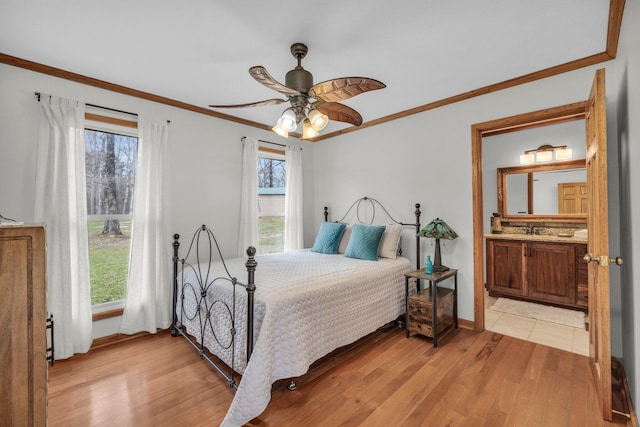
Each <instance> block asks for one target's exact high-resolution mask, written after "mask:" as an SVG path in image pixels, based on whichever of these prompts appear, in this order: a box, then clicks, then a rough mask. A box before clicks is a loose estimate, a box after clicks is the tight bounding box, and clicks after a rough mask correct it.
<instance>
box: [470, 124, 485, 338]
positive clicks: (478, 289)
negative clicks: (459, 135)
mask: <svg viewBox="0 0 640 427" xmlns="http://www.w3.org/2000/svg"><path fill="white" fill-rule="evenodd" d="M471 185H472V188H473V191H472V203H473V215H472V217H473V280H474V282H473V283H474V294H473V301H474V302H473V313H474V328H475V330H477V331H482V330H484V262H483V261H484V244H483V235H484V221H483V220H482V218H483V216H484V213H483V211H482V201H483V195H482V128H481V127H479V126H478V125H473V126H471Z"/></svg>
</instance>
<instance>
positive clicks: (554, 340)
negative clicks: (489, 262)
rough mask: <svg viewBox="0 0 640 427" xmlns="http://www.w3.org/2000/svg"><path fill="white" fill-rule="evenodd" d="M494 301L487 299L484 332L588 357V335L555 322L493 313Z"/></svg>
mask: <svg viewBox="0 0 640 427" xmlns="http://www.w3.org/2000/svg"><path fill="white" fill-rule="evenodd" d="M495 301H496V298H493V297H490V296H488V295H487V296H486V300H485V307H486V310H485V320H484V321H485V329H487V330H489V331H492V332H498V333H500V334H503V335H508V336H510V337H515V338H520V339H523V340H527V341H533V342H536V343H538V344H544V345H548V346H549V347H555V348H559V349H561V350H566V351H571V352H573V353H577V354H582V355H585V356H588V355H589V332H588V331H587V330H585V329H584V328H572V327H570V326H565V325H559V324H557V323H551V322H545V321H543V320H537V319H532V318H529V317H521V316H514V315H512V314H507V313H501V312H498V311H493V310H491V309H490V307H491V306H492V305H493V303H494V302H495Z"/></svg>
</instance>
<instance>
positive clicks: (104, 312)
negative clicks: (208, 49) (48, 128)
mask: <svg viewBox="0 0 640 427" xmlns="http://www.w3.org/2000/svg"><path fill="white" fill-rule="evenodd" d="M137 119H138V117H137V115H135V114H130V113H124V112H121V111H116V110H111V109H108V108H101V107H97V106H90V105H87V106H86V109H85V122H84V131H87V130H89V131H96V132H104V133H112V134H116V135H122V136H128V137H132V138H136V139H137V140H138V143H139V142H140V136H139V133H138V121H137ZM137 149H138V146H136V150H137ZM85 152H86V149H85ZM136 172H137V171H136ZM85 191H86V190H85ZM134 197H135V190H134ZM105 220H122V221H131V225H132V228H133V213H131V214H100V215H89V214H88V213H87V225H88V223H89V222H91V221H105ZM131 239H133V236H131ZM130 244H131V242H130ZM129 254H130V251H129ZM129 268H130V265H129V264H127V274H128V271H129ZM125 285H126V286H127V287H128V283H126V284H125ZM125 301H126V296H125V298H123V299H119V300H116V301H109V302H104V303H98V304H92V305H91V313H92V317H93V320H94V321H95V320H101V319H106V318H110V317H115V316H120V315H122V313H123V311H124V306H125Z"/></svg>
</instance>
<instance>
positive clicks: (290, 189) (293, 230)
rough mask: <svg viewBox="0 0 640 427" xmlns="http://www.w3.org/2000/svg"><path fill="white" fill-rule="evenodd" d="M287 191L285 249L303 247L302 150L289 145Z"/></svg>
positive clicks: (285, 197) (287, 154)
mask: <svg viewBox="0 0 640 427" xmlns="http://www.w3.org/2000/svg"><path fill="white" fill-rule="evenodd" d="M285 162H286V167H287V178H286V183H285V186H286V192H285V196H284V251H285V252H288V251H295V250H298V249H302V248H303V245H304V242H303V233H302V230H303V228H302V150H301V149H300V148H297V147H291V146H287V148H286V149H285Z"/></svg>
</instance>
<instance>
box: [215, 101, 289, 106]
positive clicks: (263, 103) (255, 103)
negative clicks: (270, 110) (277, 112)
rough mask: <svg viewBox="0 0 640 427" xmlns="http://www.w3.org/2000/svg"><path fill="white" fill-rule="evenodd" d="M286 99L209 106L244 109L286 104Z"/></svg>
mask: <svg viewBox="0 0 640 427" xmlns="http://www.w3.org/2000/svg"><path fill="white" fill-rule="evenodd" d="M287 101H288V99H265V100H264V101H258V102H249V103H247V104H233V105H209V107H211V108H246V107H262V106H263V105H276V104H282V103H283V102H287Z"/></svg>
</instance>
